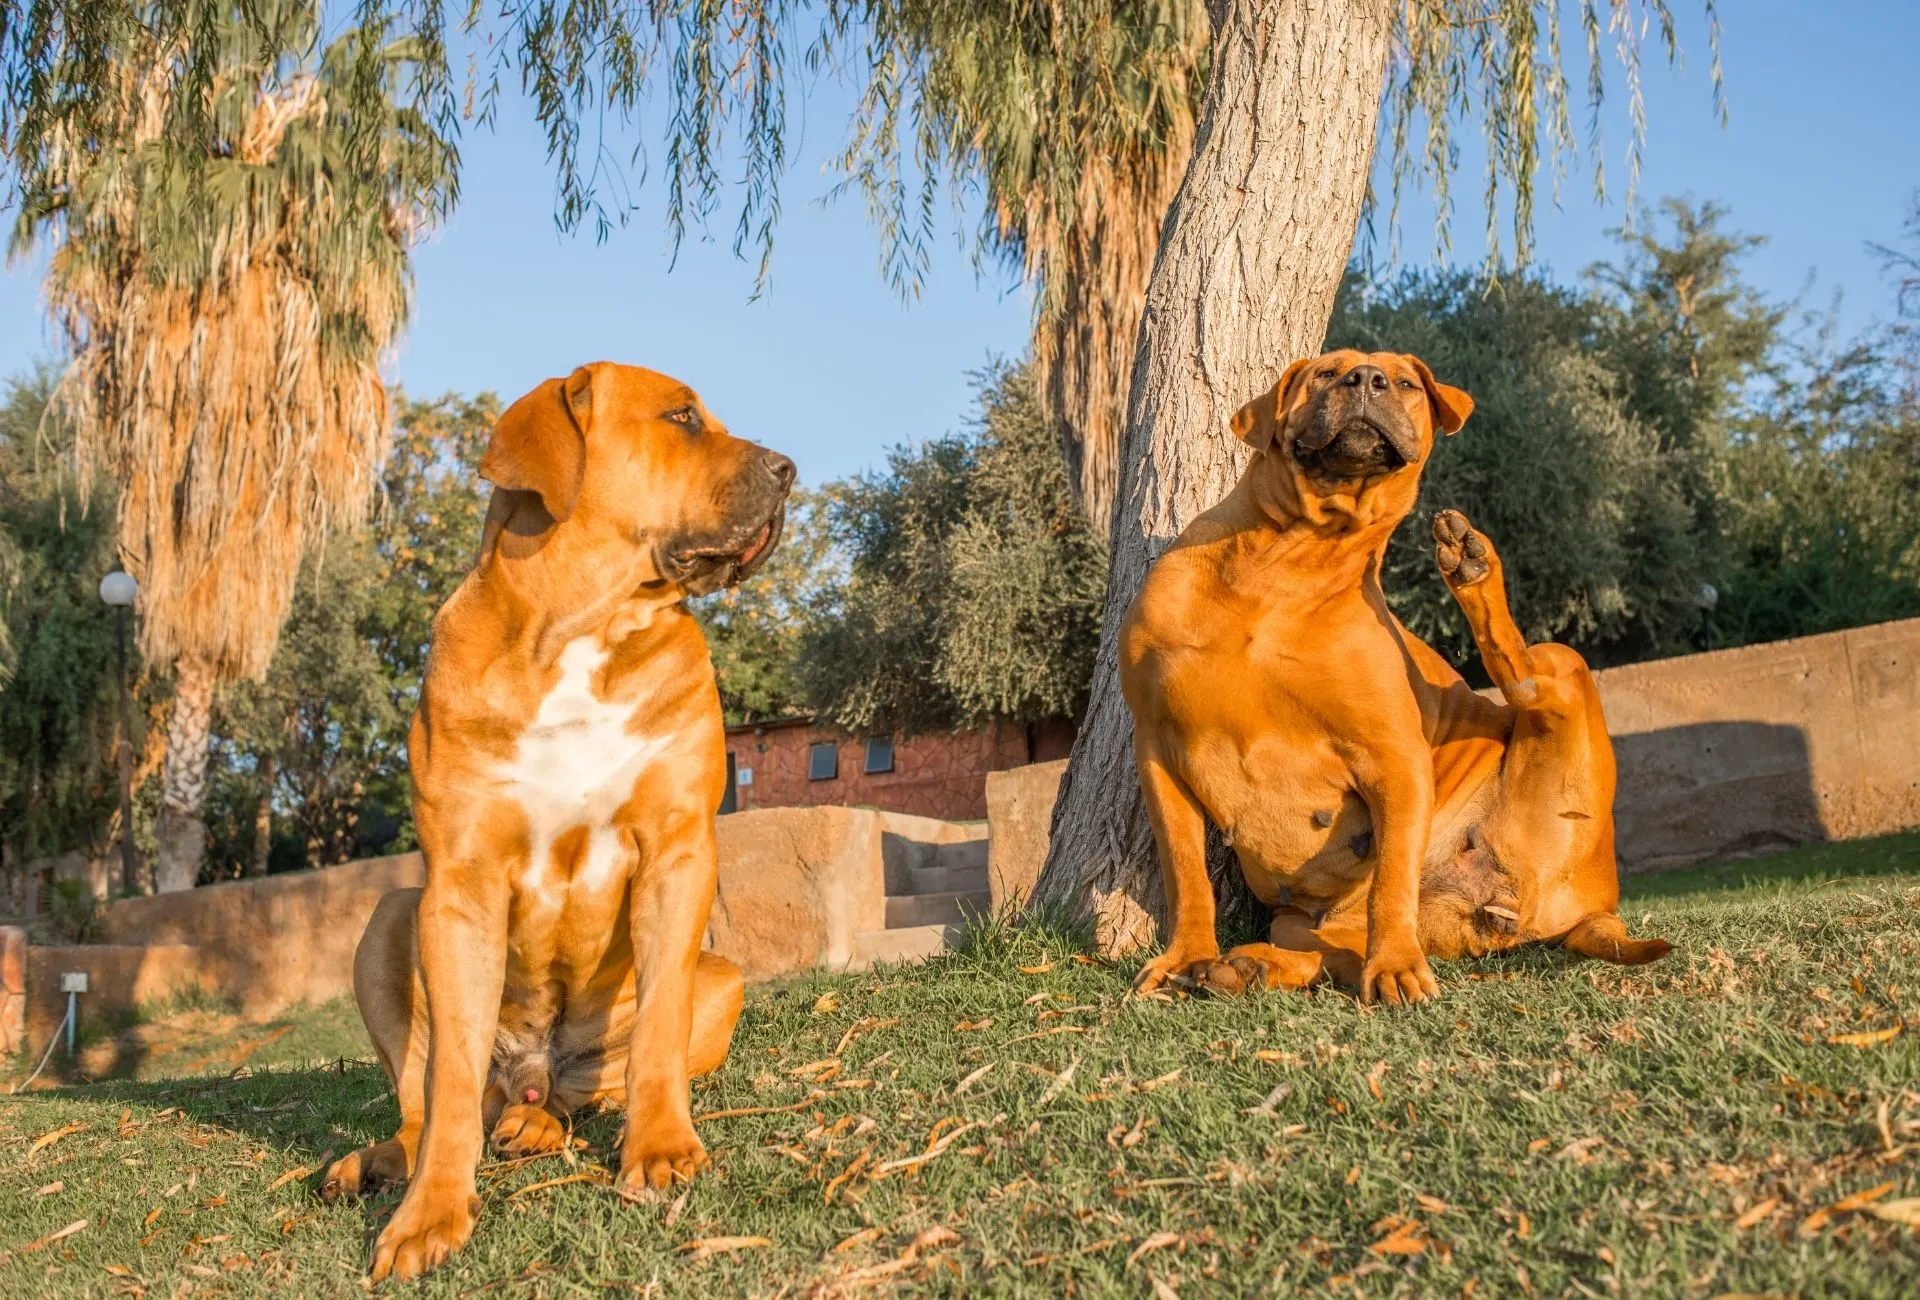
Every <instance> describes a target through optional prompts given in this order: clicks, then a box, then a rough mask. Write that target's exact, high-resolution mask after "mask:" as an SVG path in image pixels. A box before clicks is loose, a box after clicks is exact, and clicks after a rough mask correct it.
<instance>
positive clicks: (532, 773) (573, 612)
mask: <svg viewBox="0 0 1920 1300" xmlns="http://www.w3.org/2000/svg"><path fill="white" fill-rule="evenodd" d="M480 472H481V474H482V476H484V477H485V478H487V479H489V480H491V481H492V482H493V483H494V485H495V486H496V488H497V489H498V490H497V491H496V492H495V493H494V494H493V500H492V504H491V506H490V507H489V509H488V511H487V522H486V527H485V531H484V534H483V537H482V540H481V546H480V559H479V563H478V565H477V566H476V567H475V569H474V570H473V572H472V573H470V574H469V575H468V576H467V578H466V581H465V582H463V583H462V584H461V586H460V589H459V590H458V591H456V592H454V594H453V596H452V598H451V599H449V600H448V601H447V603H446V605H445V606H444V607H443V608H442V609H441V611H440V613H439V615H438V616H437V617H436V618H435V619H434V625H433V650H432V654H431V656H430V658H429V660H428V666H427V676H426V684H425V689H424V690H423V691H422V693H421V700H420V710H419V713H418V714H417V715H416V716H415V717H414V720H413V731H412V736H411V738H410V741H409V745H408V758H409V760H410V762H411V766H412V772H413V806H414V820H415V825H416V827H417V828H418V831H419V835H420V844H421V847H422V848H423V849H424V850H425V853H426V859H427V884H426V888H425V889H424V890H399V891H396V892H394V893H392V894H389V895H388V896H387V897H386V898H385V899H383V900H381V903H380V906H379V907H378V909H377V910H376V911H375V912H374V915H373V918H372V920H371V921H370V922H369V923H368V925H367V931H366V935H365V937H363V938H362V939H361V941H360V948H359V951H358V953H357V954H356V957H355V960H354V995H355V997H356V998H357V999H358V1001H359V1004H360V1014H361V1016H362V1018H363V1019H364V1020H365V1021H366V1025H367V1032H368V1033H369V1034H370V1035H371V1036H372V1038H373V1043H374V1047H375V1049H376V1051H378V1053H379V1056H380V1062H381V1064H382V1065H383V1066H384V1067H385V1068H386V1072H387V1077H388V1078H389V1079H390V1080H392V1082H393V1086H394V1089H395V1091H396V1092H397V1093H398V1094H399V1100H400V1131H399V1132H398V1133H397V1134H395V1135H394V1137H393V1138H392V1139H391V1140H389V1141H386V1142H382V1143H380V1144H378V1145H376V1146H372V1147H368V1148H366V1149H365V1150H363V1151H358V1152H355V1153H354V1154H352V1155H350V1156H347V1157H346V1158H345V1159H343V1160H341V1161H339V1162H338V1163H337V1164H335V1165H334V1166H333V1168H332V1169H331V1170H330V1171H329V1173H328V1178H327V1183H326V1187H325V1189H324V1190H323V1195H329V1196H334V1195H340V1194H344V1193H356V1192H359V1191H360V1190H362V1189H363V1188H365V1187H367V1186H369V1185H371V1184H374V1183H377V1182H380V1181H394V1180H399V1179H410V1180H411V1181H410V1185H409V1186H408V1188H407V1194H406V1198H405V1199H404V1200H403V1201H402V1202H401V1203H400V1207H399V1209H398V1210H397V1211H396V1212H395V1214H394V1216H393V1218H392V1220H391V1221H390V1222H389V1223H388V1224H387V1227H386V1229H385V1231H383V1232H382V1233H381V1234H380V1238H379V1241H378V1243H377V1245H376V1247H375V1251H374V1262H373V1276H374V1277H375V1278H376V1279H379V1278H382V1277H385V1276H386V1275H387V1274H389V1273H392V1274H395V1275H397V1276H399V1277H403V1278H407V1277H414V1276H417V1275H418V1274H420V1273H422V1272H424V1271H425V1270H427V1269H430V1268H433V1267H434V1266H436V1265H437V1264H439V1263H440V1262H441V1261H442V1260H444V1259H445V1258H446V1257H447V1255H448V1254H450V1253H451V1252H452V1251H454V1250H457V1249H458V1248H459V1247H460V1246H461V1245H462V1244H463V1243H464V1242H465V1241H466V1240H467V1238H468V1236H469V1235H470V1234H471V1233H472V1231H473V1222H474V1207H475V1205H476V1202H475V1199H474V1172H475V1167H476V1165H477V1163H478V1161H479V1157H480V1147H481V1138H482V1135H483V1133H489V1132H490V1134H491V1139H492V1142H493V1145H494V1146H495V1148H496V1149H498V1150H500V1151H501V1152H503V1153H507V1154H513V1155H531V1154H535V1153H538V1152H543V1151H552V1150H558V1149H559V1148H560V1147H561V1145H562V1144H563V1143H564V1142H565V1141H566V1135H565V1128H564V1126H563V1123H562V1121H563V1120H564V1118H565V1117H566V1116H567V1115H568V1114H569V1113H570V1112H571V1111H573V1110H574V1108H576V1107H578V1106H582V1105H586V1104H588V1103H592V1102H606V1103H612V1104H618V1103H620V1102H622V1101H624V1103H625V1105H626V1107H627V1124H626V1132H625V1135H624V1138H623V1140H622V1149H621V1158H620V1183H621V1185H622V1186H623V1187H630V1188H655V1189H658V1188H663V1187H666V1186H667V1185H669V1184H670V1183H672V1182H674V1181H675V1180H682V1179H687V1178H690V1177H692V1176H693V1174H694V1173H695V1171H697V1170H698V1169H699V1168H700V1167H701V1166H702V1165H704V1164H705V1163H706V1160H707V1156H706V1150H705V1148H704V1147H702V1146H701V1143H700V1139H699V1138H698V1137H696V1136H695V1135H694V1131H693V1122H692V1117H691V1112H690V1103H689V1098H688V1093H687V1081H688V1079H689V1077H690V1076H691V1075H694V1074H699V1073H704V1072H706V1071H708V1070H712V1069H714V1068H716V1067H717V1066H718V1065H719V1064H720V1063H721V1061H723V1060H724V1059H725V1058H726V1054H727V1043H728V1040H729V1039H730V1037H731V1036H732V1033H733V1024H734V1020H735V1019H736V1018H737V1017H738V1015H739V1013H740V997H741V980H740V972H739V971H738V970H737V969H736V968H735V967H734V966H733V965H732V964H730V963H729V962H726V961H724V960H722V959H721V958H719V957H716V956H714V955H712V954H711V953H702V952H701V951H700V946H701V940H702V937H703V935H704V933H705V931H706V927H707V914H708V911H709V909H710V907H711V905H712V903H713V897H714V887H715V880H716V871H717V868H716V864H715V859H714V828H713V819H714V813H715V810H716V809H717V808H718V807H719V804H720V799H721V796H722V794H723V793H724V786H725V782H726V751H725V739H724V736H723V733H722V730H721V717H720V700H719V696H718V694H717V692H716V691H715V688H714V677H713V666H712V663H711V662H710V660H709V658H708V655H707V647H706V642H705V641H704V640H703V638H702V637H701V634H700V629H699V627H698V626H697V625H696V624H695V622H694V620H693V617H692V616H691V615H690V614H688V612H687V610H686V607H685V606H684V605H683V604H682V601H683V600H684V599H685V598H686V597H687V596H688V595H697V594H702V593H705V592H708V591H712V590H714V589H716V588H718V587H720V586H722V585H723V584H726V583H730V582H735V581H738V580H739V579H740V578H742V577H744V576H745V575H746V574H748V573H749V572H751V571H752V569H753V568H754V566H755V565H756V564H758V563H759V562H760V561H761V560H762V559H764V558H765V557H766V555H767V554H768V553H769V552H770V551H771V550H772V549H773V547H774V546H775V545H776V544H777V542H778V540H779V534H780V529H781V525H782V521H783V519H784V512H785V504H784V503H785V500H786V496H787V492H788V489H789V488H791V486H792V484H793V476H794V469H793V462H792V461H790V460H788V459H787V458H786V457H784V456H780V455H776V454H774V453H772V452H769V451H767V450H765V449H764V448H761V447H758V446H755V445H754V444H753V443H750V442H743V441H741V440H740V439H737V438H734V437H731V436H729V435H728V433H727V431H726V429H725V428H724V427H722V426H721V425H720V424H719V423H718V422H717V421H715V420H714V419H713V417H712V416H711V415H709V414H708V413H707V411H706V408H705V407H704V406H703V405H702V404H701V402H700V399H699V397H698V396H697V395H696V394H695V393H694V392H693V391H692V390H691V389H689V388H687V387H686V386H685V385H684V384H680V383H678V382H676V381H674V380H672V379H669V378H667V377H666V376H664V375H658V374H654V373H653V372H652V371H648V370H639V369H635V368H633V367H629V366H616V365H610V364H605V363H602V364H599V365H592V366H584V367H582V368H581V369H579V370H576V371H574V372H573V374H572V375H571V376H569V377H568V378H567V379H565V380H558V379H553V380H548V381H547V382H546V383H544V384H542V385H541V386H540V387H539V388H537V389H535V390H534V391H533V392H532V393H530V394H528V395H527V396H526V397H523V398H521V399H520V400H519V401H518V402H516V403H514V405H513V406H512V407H511V408H509V409H508V411H507V412H506V414H504V415H503V416H501V417H500V422H499V424H498V425H497V426H496V427H495V429H494V433H493V441H492V443H491V445H490V446H489V447H488V450H487V454H486V458H485V460H484V461H483V462H482V464H481V466H480Z"/></svg>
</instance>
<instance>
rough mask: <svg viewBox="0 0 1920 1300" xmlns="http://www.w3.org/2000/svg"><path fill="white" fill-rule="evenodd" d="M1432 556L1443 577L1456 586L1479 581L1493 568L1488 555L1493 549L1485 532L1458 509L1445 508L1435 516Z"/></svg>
mask: <svg viewBox="0 0 1920 1300" xmlns="http://www.w3.org/2000/svg"><path fill="white" fill-rule="evenodd" d="M1433 540H1434V548H1433V557H1434V559H1435V560H1436V561H1437V562H1438V563H1439V565H1440V576H1441V577H1443V578H1445V579H1446V580H1447V581H1448V583H1450V584H1452V585H1453V586H1456V587H1464V586H1467V585H1468V584H1470V583H1475V582H1478V581H1480V579H1482V578H1484V577H1486V576H1487V574H1488V573H1489V572H1490V571H1491V570H1492V567H1493V566H1492V565H1491V564H1490V563H1488V560H1487V557H1488V555H1489V554H1491V553H1492V548H1491V547H1490V546H1488V545H1487V539H1486V535H1485V534H1484V533H1481V532H1478V531H1477V530H1475V528H1474V526H1473V525H1472V524H1471V523H1469V522H1468V520H1467V517H1466V516H1465V515H1463V514H1461V513H1460V512H1459V511H1458V510H1442V511H1439V512H1438V513H1437V514H1435V515H1434V517H1433Z"/></svg>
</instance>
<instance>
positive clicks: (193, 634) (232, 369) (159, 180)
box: [14, 0, 457, 890]
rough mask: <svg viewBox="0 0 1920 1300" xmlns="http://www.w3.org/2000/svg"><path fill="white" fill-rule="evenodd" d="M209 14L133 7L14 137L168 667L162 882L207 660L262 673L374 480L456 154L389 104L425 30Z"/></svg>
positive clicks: (210, 680) (203, 708)
mask: <svg viewBox="0 0 1920 1300" xmlns="http://www.w3.org/2000/svg"><path fill="white" fill-rule="evenodd" d="M201 17H202V18H203V20H204V21H202V22H200V23H199V24H197V26H196V29H195V35H194V48H193V52H192V54H191V55H190V54H189V51H188V48H187V46H186V45H185V44H184V43H183V42H182V41H181V40H179V39H178V38H176V37H172V36H168V35H165V34H163V33H161V32H160V31H158V30H157V29H154V28H149V27H143V26H140V25H139V24H137V23H135V24H130V25H128V26H126V27H124V28H122V29H121V30H120V33H119V40H120V46H119V48H118V50H117V51H116V56H115V58H114V60H113V73H112V80H111V83H110V85H109V86H108V87H107V88H106V93H105V94H104V95H103V96H102V97H101V99H100V104H99V105H98V106H97V111H96V112H95V113H93V114H92V115H91V118H90V119H88V118H80V117H73V118H69V119H65V120H61V121H56V122H55V124H54V126H53V127H52V128H51V129H49V130H47V131H45V132H44V133H42V134H40V135H38V136H36V137H33V138H32V140H31V143H32V145H33V146H34V151H33V153H32V155H31V156H30V157H27V158H25V159H22V160H20V167H19V172H20V175H21V176H22V177H23V178H24V179H25V182H26V183H25V184H24V185H23V187H22V188H23V191H24V194H23V199H24V201H23V202H22V205H21V213H20V216H19V219H18V222H17V224H16V227H15V231H14V249H15V251H16V252H18V251H20V250H23V249H25V248H27V247H30V246H31V245H33V244H34V243H35V242H37V241H42V240H44V241H46V242H47V243H49V244H51V245H52V247H53V253H52V258H51V262H50V265H49V268H48V272H47V282H46V292H47V300H48V303H49V306H50V309H51V311H52V313H53V315H54V317H55V318H56V319H57V320H58V322H59V323H60V326H61V328H62V329H63V331H64V332H65V334H66V337H67V339H68V342H69V344H70V346H71V349H72V354H73V359H72V363H71V365H70V366H69V367H68V369H67V371H66V373H65V374H64V375H63V377H62V379H61V381H60V384H59V386H58V389H57V392H56V398H57V402H58V405H59V406H60V407H61V408H62V409H63V410H64V411H65V412H66V413H67V414H68V415H69V416H70V417H71V418H72V419H73V420H74V421H75V423H76V426H77V428H78V429H79V430H80V443H79V455H80V461H81V465H82V469H83V471H86V472H88V473H91V472H94V471H96V470H105V471H107V472H109V473H111V474H112V476H113V478H114V481H115V483H116V485H117V486H118V489H119V496H120V539H119V540H120V549H121V552H122V556H123V558H124V561H125V563H126V565H127V567H128V569H129V570H130V571H131V572H132V573H133V574H134V575H135V576H136V577H137V578H138V579H139V580H140V594H141V610H140V615H141V617H140V639H141V649H142V651H143V653H144V654H145V656H146V658H147V661H148V662H149V663H151V664H154V665H168V664H171V665H172V667H173V702H172V706H171V715H170V719H169V724H168V729H167V760H166V767H165V773H164V779H163V793H162V811H161V816H160V822H159V826H158V828H157V831H158V839H159V861H158V864H157V870H156V877H157V882H158V885H159V887H160V888H161V889H162V890H171V889H186V888H191V887H192V885H193V883H194V879H195V876H196V874H197V872H198V870H199V865H200V858H201V855H202V852H203V850H204V847H205V842H206V829H205V826H204V823H203V822H202V821H201V817H200V808H201V803H202V799H203V796H204V793H205V781H206V766H207V744H208V728H209V723H210V718H211V712H212V704H213V692H214V688H215V686H216V684H217V683H219V682H221V681H226V680H234V679H248V678H251V679H258V678H259V677H261V676H262V674H264V672H265V671H266V668H267V664H268V661H269V660H270V659H271V658H272V656H273V650H274V646H275V643H276V641H277V639H278V637H279V631H280V625H281V622H282V620H283V619H284V618H285V616H286V612H287V607H288V604H289V602H290V600H291V598H292V593H293V585H294V582H295V580H296V578H297V575H298V573H299V569H300V563H301V559H302V557H303V555H305V554H306V553H307V552H308V551H309V550H310V549H312V548H314V547H316V546H318V545H319V544H321V543H322V542H323V541H324V539H325V537H326V536H327V534H328V533H329V532H330V531H332V530H334V529H338V528H343V527H351V526H353V525H355V524H357V523H358V522H360V521H361V520H362V519H363V518H364V517H365V514H366V512H367V509H368V507H369V505H370V504H371V502H372V500H373V497H374V487H375V473H376V470H377V468H378V466H379V463H380V461H381V459H382V457H383V456H384V454H385V451H386V446H387V439H388V411H387V396H386V390H385V388H384V387H383V385H382V383H381V378H380V371H379V366H380V362H381V360H382V358H383V356H384V355H385V354H386V353H387V352H388V350H389V349H391V347H392V346H393V345H394V343H395V342H396V341H397V339H398V337H399V335H400V331H401V329H402V327H403V325H404V323H405V320H406V317H407V313H408V307H409V297H410V292H411V284H412V281H411V271H410V262H409V248H410V246H411V244H412V243H413V241H414V240H415V239H416V238H417V237H418V236H419V235H420V234H421V233H422V231H423V230H424V229H425V228H426V227H427V226H428V224H429V223H430V222H431V221H432V220H433V219H434V218H435V217H436V216H438V215H440V214H441V213H443V212H444V211H445V208H446V206H447V205H448V204H449V203H451V201H452V199H453V196H454V193H455V187H454V167H455V165H456V161H457V160H456V157H455V155H454V153H453V150H452V148H451V146H450V145H448V144H447V142H446V141H445V140H444V139H443V138H442V137H441V135H440V134H438V133H437V132H436V131H435V130H434V129H433V128H432V127H431V126H430V125H429V124H427V123H426V122H425V121H423V120H422V119H421V118H420V117H418V116H417V115H416V114H414V113H413V112H411V111H410V110H408V109H405V108H403V107H398V106H396V105H395V102H394V101H395V95H396V93H397V92H398V91H399V90H400V89H401V88H402V85H403V78H405V77H406V76H408V75H409V69H410V65H411V58H410V55H411V50H410V48H409V47H408V46H407V45H405V44H403V43H383V42H385V36H386V32H385V29H384V27H383V26H382V25H380V24H375V25H373V26H369V27H362V28H359V29H355V30H351V31H348V32H347V33H345V34H344V35H342V36H340V37H339V38H338V39H336V40H334V41H332V42H331V43H328V44H326V45H324V47H323V46H322V45H321V42H320V36H319V25H318V6H317V5H313V4H310V3H301V2H300V0H270V2H269V3H266V4H264V5H262V4H258V3H251V4H247V5H245V6H241V5H239V4H238V3H234V2H233V0H228V3H224V4H218V5H212V6H203V7H202V12H201ZM208 47H211V51H212V52H211V54H209V53H208ZM195 68H201V69H204V70H205V71H206V73H207V75H205V76H195V75H192V72H193V70H194V69H195ZM369 77H374V78H377V80H376V81H375V83H374V87H373V89H375V90H380V91H382V92H384V93H378V94H375V93H371V92H370V90H369V86H368V78H369ZM23 140H25V137H23Z"/></svg>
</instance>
